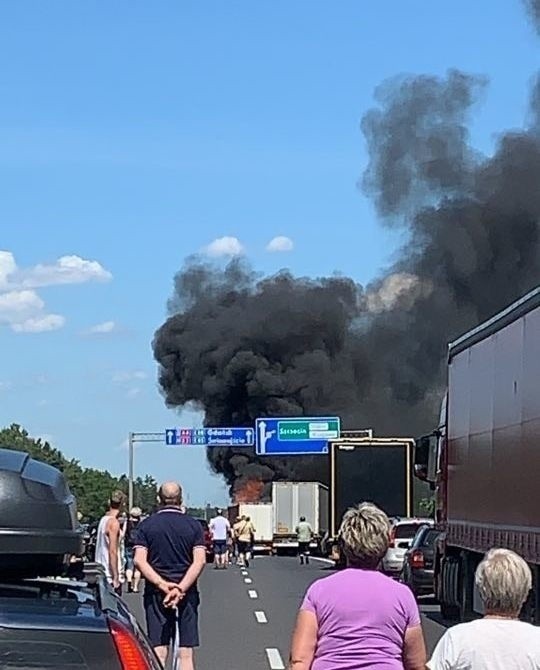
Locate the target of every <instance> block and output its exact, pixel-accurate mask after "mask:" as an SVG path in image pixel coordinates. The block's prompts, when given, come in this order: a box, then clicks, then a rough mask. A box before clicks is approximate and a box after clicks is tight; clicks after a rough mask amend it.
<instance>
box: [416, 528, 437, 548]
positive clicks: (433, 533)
mask: <svg viewBox="0 0 540 670" xmlns="http://www.w3.org/2000/svg"><path fill="white" fill-rule="evenodd" d="M438 535H439V531H438V530H435V529H430V530H426V532H425V533H422V538H421V540H420V546H421V547H432V546H433V545H434V544H435V540H436V539H437V536H438Z"/></svg>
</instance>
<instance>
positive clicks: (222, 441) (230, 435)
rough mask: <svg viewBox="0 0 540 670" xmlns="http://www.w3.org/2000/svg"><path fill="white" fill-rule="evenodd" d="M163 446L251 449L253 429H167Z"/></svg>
mask: <svg viewBox="0 0 540 670" xmlns="http://www.w3.org/2000/svg"><path fill="white" fill-rule="evenodd" d="M165 444H166V445H167V446H169V447H178V446H180V447H181V446H186V447H188V446H200V447H205V446H208V447H251V446H253V445H254V444H255V431H254V430H253V428H167V430H166V431H165Z"/></svg>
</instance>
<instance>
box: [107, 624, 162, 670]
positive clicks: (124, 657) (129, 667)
mask: <svg viewBox="0 0 540 670" xmlns="http://www.w3.org/2000/svg"><path fill="white" fill-rule="evenodd" d="M109 628H110V630H111V634H112V637H113V640H114V644H115V646H116V651H117V652H118V656H119V658H120V663H121V664H122V670H152V669H151V666H150V663H149V662H148V659H147V658H146V656H145V653H144V651H143V650H142V649H141V646H140V644H139V642H138V641H137V638H136V637H135V635H133V633H132V632H131V631H130V630H129V629H128V628H126V627H125V626H123V625H122V624H121V623H119V622H118V621H116V620H115V619H111V620H110V621H109Z"/></svg>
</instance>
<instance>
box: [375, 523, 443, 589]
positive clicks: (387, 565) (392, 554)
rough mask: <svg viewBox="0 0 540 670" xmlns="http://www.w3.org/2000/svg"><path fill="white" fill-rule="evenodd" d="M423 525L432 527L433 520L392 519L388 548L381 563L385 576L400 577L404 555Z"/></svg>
mask: <svg viewBox="0 0 540 670" xmlns="http://www.w3.org/2000/svg"><path fill="white" fill-rule="evenodd" d="M424 525H428V526H433V519H423V518H395V519H392V535H391V540H390V546H389V548H388V551H387V552H386V554H385V556H384V558H383V561H382V567H383V570H384V572H386V574H388V575H390V576H392V577H396V578H397V577H399V576H400V575H401V572H402V570H403V563H404V560H405V554H406V553H407V550H408V549H409V548H410V546H411V544H412V542H413V539H414V537H415V535H416V532H417V531H418V529H419V528H420V527H421V526H424Z"/></svg>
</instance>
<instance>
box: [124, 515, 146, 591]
mask: <svg viewBox="0 0 540 670" xmlns="http://www.w3.org/2000/svg"><path fill="white" fill-rule="evenodd" d="M141 517H142V509H141V508H140V507H132V508H131V510H130V512H129V519H128V520H127V523H126V533H125V539H124V543H125V547H126V581H127V587H128V593H139V584H140V582H141V573H140V572H139V570H137V568H136V567H135V564H134V562H133V558H134V555H135V545H136V543H137V542H136V540H137V531H138V528H139V525H140V523H141Z"/></svg>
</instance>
